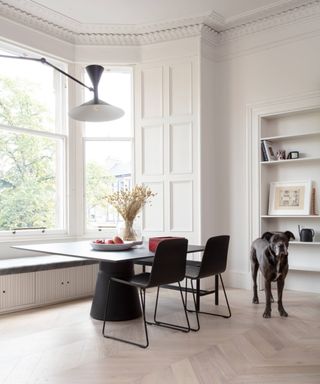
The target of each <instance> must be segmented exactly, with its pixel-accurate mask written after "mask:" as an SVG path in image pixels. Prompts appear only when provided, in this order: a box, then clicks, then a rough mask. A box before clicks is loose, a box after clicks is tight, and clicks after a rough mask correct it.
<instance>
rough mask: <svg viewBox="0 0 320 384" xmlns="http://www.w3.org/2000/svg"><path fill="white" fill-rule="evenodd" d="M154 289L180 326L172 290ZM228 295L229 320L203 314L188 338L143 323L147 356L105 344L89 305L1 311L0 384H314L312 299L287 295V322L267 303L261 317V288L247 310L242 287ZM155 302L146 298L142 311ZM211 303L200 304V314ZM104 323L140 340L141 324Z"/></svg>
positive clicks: (317, 307)
mask: <svg viewBox="0 0 320 384" xmlns="http://www.w3.org/2000/svg"><path fill="white" fill-rule="evenodd" d="M162 292H163V294H162V301H161V303H160V305H161V307H160V311H161V312H160V313H162V314H163V315H164V317H163V319H165V318H166V319H167V320H168V319H169V320H173V321H175V320H178V318H180V315H181V313H180V312H179V314H176V307H177V305H178V304H179V302H178V296H177V292H174V291H169V290H163V291H162ZM228 295H229V299H230V304H231V308H232V318H231V319H223V318H215V317H211V316H206V315H202V316H201V319H200V320H201V330H200V331H199V332H197V333H194V332H192V333H189V334H184V333H182V332H177V331H172V330H169V329H165V328H161V327H149V335H150V347H149V348H148V349H146V350H143V349H140V348H138V347H134V346H131V345H126V344H123V343H119V342H116V341H111V340H108V339H104V338H103V337H102V335H101V322H100V321H97V320H93V319H91V318H90V316H89V311H90V304H91V303H90V300H89V299H86V300H81V301H75V302H71V303H67V304H60V305H54V306H50V307H46V308H41V309H33V310H29V311H24V312H20V313H15V314H11V315H2V316H0V383H1V384H9V383H10V384H11V383H12V384H25V383H28V384H29V383H30V384H42V383H47V384H84V383H86V384H87V383H88V384H89V383H92V384H102V383H103V384H106V383H107V384H108V383H119V384H120V383H121V384H122V383H132V384H160V383H161V384H162V383H164V384H171V383H175V384H176V383H177V384H198V383H206V384H207V383H208V384H215V383H234V384H236V383H237V384H239V383H245V384H251V383H254V384H256V383H259V384H260V383H261V384H262V383H265V384H266V383H277V384H284V383H288V384H289V383H290V384H292V383H301V384H308V383H318V384H319V383H320V297H319V295H316V294H306V293H299V292H292V291H291V292H290V291H286V292H285V293H284V304H285V308H286V310H287V312H288V313H289V317H288V318H280V317H279V314H278V312H277V310H276V305H275V304H274V305H273V311H272V318H271V319H263V318H262V312H263V308H264V304H263V303H264V298H263V292H262V293H261V294H260V298H261V302H262V303H261V304H260V305H254V304H251V292H250V291H246V290H236V289H233V290H228ZM153 299H154V292H149V293H148V294H147V304H149V305H148V308H149V310H148V312H149V315H151V312H152V310H151V307H152V303H153ZM210 301H211V298H210V297H206V298H204V299H203V300H202V303H203V305H202V308H203V309H208V308H209V306H208V303H210ZM221 301H222V298H221ZM220 309H221V311H222V310H223V309H224V308H223V306H221V308H220ZM172 311H174V313H175V315H174V316H173V318H172V317H171V316H169V315H168V314H169V313H170V312H172ZM169 317H170V318H169ZM180 320H182V317H181V318H180ZM111 326H112V330H113V331H114V332H115V333H116V332H119V331H120V334H121V335H124V334H125V335H126V336H128V337H132V338H136V339H139V338H140V337H141V335H142V332H141V331H142V328H141V326H140V320H134V321H130V322H124V323H123V322H122V323H120V324H119V323H117V324H114V323H113V324H112V325H111ZM119 327H120V329H119Z"/></svg>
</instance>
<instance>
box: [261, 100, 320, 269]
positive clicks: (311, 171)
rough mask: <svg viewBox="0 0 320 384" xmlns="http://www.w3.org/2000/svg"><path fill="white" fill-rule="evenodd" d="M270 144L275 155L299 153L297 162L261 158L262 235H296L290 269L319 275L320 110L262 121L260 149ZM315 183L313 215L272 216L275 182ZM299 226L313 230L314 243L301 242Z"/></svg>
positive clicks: (268, 117)
mask: <svg viewBox="0 0 320 384" xmlns="http://www.w3.org/2000/svg"><path fill="white" fill-rule="evenodd" d="M263 140H267V141H268V142H269V143H271V145H272V148H273V151H274V153H276V152H277V151H278V150H283V151H285V152H286V157H287V155H288V153H290V152H292V151H298V152H299V158H297V159H283V160H271V161H264V160H263V156H262V153H261V154H260V159H259V160H260V232H261V234H262V233H264V232H266V231H286V230H289V231H291V232H292V233H294V235H295V237H296V240H295V241H291V242H290V254H289V266H290V270H292V271H304V272H320V216H319V188H320V107H319V109H310V110H309V109H307V110H301V111H297V110H295V111H293V112H289V113H277V114H274V115H272V114H268V115H267V116H263V117H261V120H260V142H259V144H260V146H261V144H262V142H263ZM309 180H311V181H312V185H313V188H315V201H314V208H313V211H310V214H309V215H269V214H268V206H269V189H270V183H271V182H274V181H281V182H292V181H309ZM298 225H300V226H301V227H302V228H313V229H314V231H315V233H316V234H315V238H314V241H313V242H310V243H307V242H301V241H299V232H298Z"/></svg>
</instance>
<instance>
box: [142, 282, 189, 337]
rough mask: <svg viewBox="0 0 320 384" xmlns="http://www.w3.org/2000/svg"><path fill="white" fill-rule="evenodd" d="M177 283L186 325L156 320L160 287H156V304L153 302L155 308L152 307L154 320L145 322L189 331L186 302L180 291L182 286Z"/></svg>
mask: <svg viewBox="0 0 320 384" xmlns="http://www.w3.org/2000/svg"><path fill="white" fill-rule="evenodd" d="M178 284H179V291H180V296H181V301H182V305H183V309H184V314H185V317H186V321H187V324H188V326H187V327H184V326H182V325H178V324H172V323H166V322H164V321H158V320H157V311H158V301H159V291H160V287H158V289H157V297H156V304H155V308H154V314H153V319H154V322H153V323H152V322H148V321H147V324H150V325H158V326H160V327H165V328H170V329H175V330H177V331H182V332H186V333H187V332H190V329H191V328H190V323H189V318H188V312H187V307H186V303H185V301H184V299H183V292H182V288H181V285H180V282H178Z"/></svg>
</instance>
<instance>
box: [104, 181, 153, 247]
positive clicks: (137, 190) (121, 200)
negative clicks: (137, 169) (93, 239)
mask: <svg viewBox="0 0 320 384" xmlns="http://www.w3.org/2000/svg"><path fill="white" fill-rule="evenodd" d="M153 196H155V193H153V192H152V191H151V189H150V188H149V187H146V186H145V185H136V186H134V187H133V188H132V190H129V189H124V190H121V191H118V192H113V193H111V194H109V195H107V196H106V200H107V202H108V203H109V204H110V205H112V206H113V207H114V208H115V209H116V210H117V211H118V213H119V214H120V215H121V217H122V218H123V221H124V225H123V229H122V234H121V235H122V236H121V235H120V236H121V237H122V239H123V240H126V241H132V240H136V232H135V230H134V220H135V218H136V216H137V214H138V213H139V212H140V210H141V209H142V207H143V206H144V205H145V204H146V203H147V202H149V201H150V199H151V198H152V197H153Z"/></svg>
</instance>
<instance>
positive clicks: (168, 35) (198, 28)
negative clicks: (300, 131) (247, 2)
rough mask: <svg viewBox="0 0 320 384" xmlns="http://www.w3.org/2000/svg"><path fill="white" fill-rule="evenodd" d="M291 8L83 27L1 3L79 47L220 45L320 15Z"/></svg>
mask: <svg viewBox="0 0 320 384" xmlns="http://www.w3.org/2000/svg"><path fill="white" fill-rule="evenodd" d="M291 4H292V5H293V6H294V8H291V9H285V10H283V7H284V6H285V5H286V6H287V7H288V1H286V0H281V1H279V2H278V3H277V4H276V6H274V7H273V12H277V13H276V14H272V15H269V14H268V13H270V12H271V9H270V7H269V8H266V9H260V10H258V11H257V12H255V13H252V12H251V13H246V14H242V15H239V16H238V17H237V18H233V19H229V20H225V19H224V18H223V17H222V16H221V15H219V14H217V13H215V12H212V13H211V14H210V15H204V16H199V17H194V18H187V19H179V20H173V21H168V22H165V23H157V24H145V25H101V24H83V23H79V22H78V21H76V20H74V19H71V18H68V17H66V16H64V15H61V14H59V13H57V12H53V11H52V10H50V9H48V8H46V7H43V6H40V5H38V4H35V3H33V2H30V1H26V0H0V16H2V17H5V18H7V19H10V20H12V21H14V22H17V23H20V24H23V25H25V26H27V27H30V28H33V29H35V30H39V31H41V32H44V33H47V34H50V35H51V36H55V37H57V38H59V39H61V40H64V41H67V42H70V43H73V44H79V45H87V44H93V45H144V44H152V43H156V42H161V41H169V40H176V39H181V38H185V37H192V36H200V35H201V36H204V37H205V38H206V39H207V40H210V41H211V43H213V44H215V45H217V44H219V43H224V42H226V41H227V40H229V39H234V38H237V37H241V36H243V35H246V34H251V33H254V32H258V31H262V30H266V29H268V28H272V27H275V26H278V25H281V24H284V23H289V22H293V21H296V20H300V19H302V18H305V17H309V16H313V15H314V14H315V13H317V14H319V13H320V0H313V1H307V2H306V1H303V3H302V4H301V0H300V1H296V0H294V1H291ZM265 15H267V16H265ZM257 17H258V20H257Z"/></svg>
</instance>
